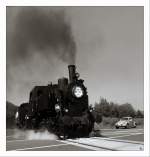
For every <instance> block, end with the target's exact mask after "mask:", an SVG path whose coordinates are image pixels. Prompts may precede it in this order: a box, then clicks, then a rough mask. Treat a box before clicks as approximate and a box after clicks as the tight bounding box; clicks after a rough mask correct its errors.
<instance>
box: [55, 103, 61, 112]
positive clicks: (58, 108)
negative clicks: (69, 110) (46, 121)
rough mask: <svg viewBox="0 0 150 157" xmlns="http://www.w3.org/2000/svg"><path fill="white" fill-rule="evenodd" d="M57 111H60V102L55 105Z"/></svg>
mask: <svg viewBox="0 0 150 157" xmlns="http://www.w3.org/2000/svg"><path fill="white" fill-rule="evenodd" d="M55 111H56V112H59V111H60V106H59V105H58V104H56V105H55Z"/></svg>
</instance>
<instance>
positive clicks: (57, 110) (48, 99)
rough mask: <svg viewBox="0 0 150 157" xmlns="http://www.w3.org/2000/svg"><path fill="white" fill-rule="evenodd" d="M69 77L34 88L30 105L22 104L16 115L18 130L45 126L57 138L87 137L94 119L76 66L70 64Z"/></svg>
mask: <svg viewBox="0 0 150 157" xmlns="http://www.w3.org/2000/svg"><path fill="white" fill-rule="evenodd" d="M68 69H69V80H68V78H60V79H58V84H52V83H51V84H48V85H47V86H35V87H34V88H33V89H32V90H31V92H30V96H29V102H28V103H23V104H21V105H20V106H19V107H18V109H17V112H16V116H15V117H16V118H15V119H16V124H17V126H18V127H19V128H25V129H35V130H37V129H39V128H41V127H43V126H44V127H46V128H47V129H48V130H49V131H50V132H53V133H55V134H56V135H57V136H58V137H59V138H63V139H66V138H75V137H87V136H89V133H90V132H91V131H92V129H93V126H94V121H95V119H94V116H93V115H92V112H91V110H90V108H89V105H88V95H87V88H86V87H85V86H84V83H83V82H84V80H82V79H79V73H77V72H76V66H75V65H69V66H68Z"/></svg>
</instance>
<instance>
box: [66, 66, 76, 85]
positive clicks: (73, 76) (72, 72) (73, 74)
mask: <svg viewBox="0 0 150 157" xmlns="http://www.w3.org/2000/svg"><path fill="white" fill-rule="evenodd" d="M68 70H69V81H70V83H72V82H74V80H75V79H76V66H75V65H68Z"/></svg>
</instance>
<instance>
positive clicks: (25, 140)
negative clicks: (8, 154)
mask: <svg viewBox="0 0 150 157" xmlns="http://www.w3.org/2000/svg"><path fill="white" fill-rule="evenodd" d="M19 141H20V142H21V141H30V140H9V141H7V142H19Z"/></svg>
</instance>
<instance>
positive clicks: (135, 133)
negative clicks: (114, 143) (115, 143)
mask: <svg viewBox="0 0 150 157" xmlns="http://www.w3.org/2000/svg"><path fill="white" fill-rule="evenodd" d="M140 134H143V133H134V134H133V133H132V134H129V135H123V136H112V137H109V138H118V137H127V136H135V135H140Z"/></svg>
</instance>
